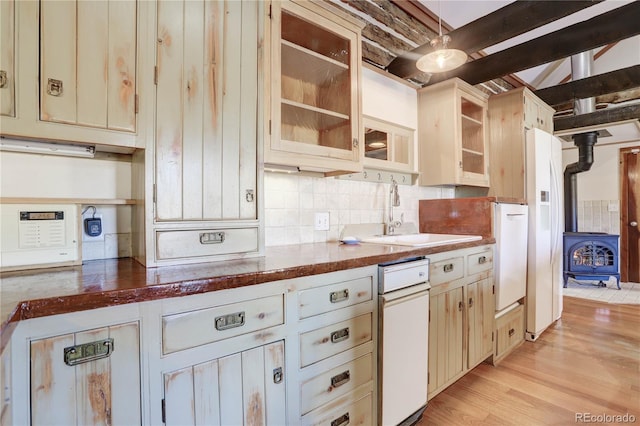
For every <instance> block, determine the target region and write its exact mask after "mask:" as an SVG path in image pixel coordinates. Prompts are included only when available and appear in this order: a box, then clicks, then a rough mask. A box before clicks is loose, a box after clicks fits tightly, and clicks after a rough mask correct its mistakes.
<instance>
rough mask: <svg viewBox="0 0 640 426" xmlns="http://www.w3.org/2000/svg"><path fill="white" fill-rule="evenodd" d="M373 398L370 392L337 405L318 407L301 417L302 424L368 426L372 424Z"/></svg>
mask: <svg viewBox="0 0 640 426" xmlns="http://www.w3.org/2000/svg"><path fill="white" fill-rule="evenodd" d="M373 410H374V407H373V398H372V395H371V393H367V394H365V395H364V396H362V397H360V398H358V399H356V400H355V401H353V400H350V401H348V402H346V403H344V404H340V405H338V406H337V407H335V408H334V407H333V405H331V406H329V407H320V408H318V409H317V410H314V411H312V412H310V413H308V414H306V415H304V416H302V418H301V422H300V424H301V425H302V426H312V425H313V426H316V425H327V426H328V425H331V426H346V425H349V426H360V425H361V426H369V425H371V424H373V419H372V418H371V417H372V413H373Z"/></svg>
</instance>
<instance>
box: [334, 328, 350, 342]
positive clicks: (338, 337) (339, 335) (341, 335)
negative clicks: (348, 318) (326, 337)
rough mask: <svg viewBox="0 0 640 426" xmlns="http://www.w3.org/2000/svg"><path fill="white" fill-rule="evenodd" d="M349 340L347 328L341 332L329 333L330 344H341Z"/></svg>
mask: <svg viewBox="0 0 640 426" xmlns="http://www.w3.org/2000/svg"><path fill="white" fill-rule="evenodd" d="M348 338H349V327H345V328H343V329H342V330H338V331H334V332H333V333H331V343H338V342H342V341H343V340H347V339H348Z"/></svg>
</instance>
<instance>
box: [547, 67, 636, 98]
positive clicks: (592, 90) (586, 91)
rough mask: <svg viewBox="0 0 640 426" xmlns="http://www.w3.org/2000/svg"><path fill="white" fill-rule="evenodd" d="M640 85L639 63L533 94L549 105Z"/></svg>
mask: <svg viewBox="0 0 640 426" xmlns="http://www.w3.org/2000/svg"><path fill="white" fill-rule="evenodd" d="M638 86H640V65H634V66H632V67H628V68H623V69H620V70H616V71H611V72H608V73H604V74H598V75H594V76H591V77H586V78H582V79H580V80H575V81H572V82H569V83H565V84H559V85H557V86H552V87H547V88H546V89H540V90H536V91H535V94H536V96H538V97H539V98H540V99H542V100H543V101H545V102H546V103H548V104H549V105H551V106H553V105H560V104H562V103H563V102H566V101H570V100H573V99H584V98H592V97H595V96H599V95H605V94H608V93H614V92H621V91H624V90H627V89H632V88H634V87H638Z"/></svg>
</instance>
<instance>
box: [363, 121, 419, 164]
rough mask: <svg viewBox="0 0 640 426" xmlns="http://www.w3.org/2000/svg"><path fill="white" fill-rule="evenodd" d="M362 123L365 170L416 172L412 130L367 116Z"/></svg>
mask: <svg viewBox="0 0 640 426" xmlns="http://www.w3.org/2000/svg"><path fill="white" fill-rule="evenodd" d="M363 121H364V166H365V168H371V169H380V170H391V171H399V172H406V173H415V172H416V166H415V151H416V149H415V135H414V133H415V132H414V130H413V129H408V128H406V127H403V126H400V125H398V124H394V123H389V122H386V121H384V120H380V119H378V118H373V117H367V116H364V117H363Z"/></svg>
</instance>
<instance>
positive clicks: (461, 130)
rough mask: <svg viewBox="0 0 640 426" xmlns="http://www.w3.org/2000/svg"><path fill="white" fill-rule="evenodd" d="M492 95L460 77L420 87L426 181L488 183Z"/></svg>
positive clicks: (421, 167)
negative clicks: (490, 104) (490, 96)
mask: <svg viewBox="0 0 640 426" xmlns="http://www.w3.org/2000/svg"><path fill="white" fill-rule="evenodd" d="M487 98H488V95H486V94H484V93H483V92H481V91H479V90H478V89H476V88H474V87H473V86H471V85H469V84H467V83H466V82H464V81H462V80H460V79H458V78H454V79H450V80H446V81H443V82H441V83H438V84H434V85H433V86H428V87H425V88H423V89H420V90H419V91H418V119H419V125H418V151H419V167H418V169H419V172H420V184H421V185H469V186H480V187H488V186H489V154H488V149H487V146H488V137H487V132H488V127H487Z"/></svg>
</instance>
